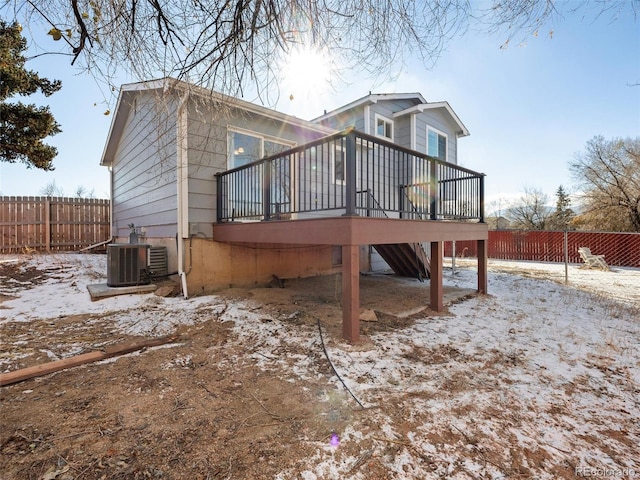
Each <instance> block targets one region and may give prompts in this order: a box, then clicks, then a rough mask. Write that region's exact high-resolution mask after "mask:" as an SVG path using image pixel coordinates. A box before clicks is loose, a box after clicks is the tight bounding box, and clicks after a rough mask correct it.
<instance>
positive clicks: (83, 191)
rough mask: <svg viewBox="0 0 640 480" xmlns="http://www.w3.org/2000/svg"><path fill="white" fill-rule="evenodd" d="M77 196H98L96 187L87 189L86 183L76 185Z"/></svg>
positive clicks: (75, 194)
mask: <svg viewBox="0 0 640 480" xmlns="http://www.w3.org/2000/svg"><path fill="white" fill-rule="evenodd" d="M74 196H75V198H96V194H95V189H93V188H92V189H91V190H89V189H87V187H85V186H84V185H78V186H77V187H76V190H75V193H74Z"/></svg>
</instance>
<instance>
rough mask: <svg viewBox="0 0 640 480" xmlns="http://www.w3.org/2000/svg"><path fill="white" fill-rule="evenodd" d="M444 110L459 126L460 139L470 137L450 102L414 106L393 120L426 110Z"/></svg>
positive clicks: (395, 114)
mask: <svg viewBox="0 0 640 480" xmlns="http://www.w3.org/2000/svg"><path fill="white" fill-rule="evenodd" d="M439 108H442V109H444V110H446V111H447V113H449V115H450V116H451V119H452V120H453V121H454V122H455V123H456V124H457V125H458V128H459V130H458V131H457V132H456V133H457V135H458V137H466V136H467V135H469V130H467V127H465V126H464V123H462V120H460V117H458V115H456V112H454V111H453V108H451V105H449V102H431V103H427V102H424V103H421V104H419V105H414V106H413V107H410V108H407V109H405V110H401V111H399V112H396V113H394V114H393V118H397V117H402V116H403V115H407V114H411V113H419V112H424V111H425V110H436V109H439Z"/></svg>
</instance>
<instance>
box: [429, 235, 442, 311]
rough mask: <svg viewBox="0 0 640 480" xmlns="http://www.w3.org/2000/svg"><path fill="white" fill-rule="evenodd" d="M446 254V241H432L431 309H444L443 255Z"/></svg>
mask: <svg viewBox="0 0 640 480" xmlns="http://www.w3.org/2000/svg"><path fill="white" fill-rule="evenodd" d="M443 254H444V242H431V275H430V277H431V283H430V285H429V291H430V294H431V309H432V310H435V311H436V312H441V311H442V310H443V309H444V302H443V289H442V257H443Z"/></svg>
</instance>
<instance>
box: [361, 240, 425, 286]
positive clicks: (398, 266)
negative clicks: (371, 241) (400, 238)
mask: <svg viewBox="0 0 640 480" xmlns="http://www.w3.org/2000/svg"><path fill="white" fill-rule="evenodd" d="M373 248H375V249H376V251H377V252H378V253H379V254H380V256H381V257H382V258H383V259H384V261H385V262H387V264H388V265H389V266H390V267H391V269H392V270H393V271H394V273H395V274H396V275H400V276H402V277H413V278H418V279H419V280H423V279H425V278H429V275H430V272H431V269H430V263H429V257H427V254H426V252H425V251H424V248H422V245H420V244H419V243H394V244H387V245H373Z"/></svg>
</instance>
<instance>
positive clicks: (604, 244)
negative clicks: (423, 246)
mask: <svg viewBox="0 0 640 480" xmlns="http://www.w3.org/2000/svg"><path fill="white" fill-rule="evenodd" d="M565 239H566V253H565ZM580 247H588V248H589V249H590V250H591V253H592V254H594V255H604V258H605V261H606V262H607V264H609V265H610V266H618V267H633V268H640V233H612V232H574V231H571V232H547V231H538V230H491V231H489V241H488V250H489V258H494V259H499V260H528V261H534V262H557V263H564V262H565V261H566V262H568V263H578V264H579V263H583V261H582V258H580V254H579V253H578V249H579V248H580ZM444 252H445V256H446V257H451V256H454V255H455V257H458V258H464V257H476V256H477V251H476V242H475V241H465V242H455V243H454V242H446V243H445V249H444Z"/></svg>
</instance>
